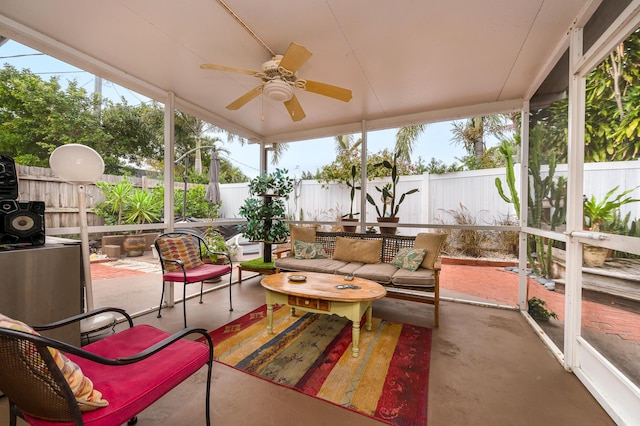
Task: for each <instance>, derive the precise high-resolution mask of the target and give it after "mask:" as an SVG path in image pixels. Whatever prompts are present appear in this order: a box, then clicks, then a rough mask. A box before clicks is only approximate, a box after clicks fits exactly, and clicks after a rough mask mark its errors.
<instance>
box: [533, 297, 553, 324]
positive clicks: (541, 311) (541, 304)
mask: <svg viewBox="0 0 640 426" xmlns="http://www.w3.org/2000/svg"><path fill="white" fill-rule="evenodd" d="M527 304H528V306H529V308H528V310H527V312H529V315H531V317H532V318H534V319H537V320H541V321H549V318H553V319H558V315H557V314H556V313H555V312H553V311H549V310H548V309H547V308H546V305H547V302H545V301H544V300H542V299H538V298H537V297H535V296H534V297H532V298H531V299H529V300H528V301H527Z"/></svg>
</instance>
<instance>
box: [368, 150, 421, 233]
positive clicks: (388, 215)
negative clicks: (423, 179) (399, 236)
mask: <svg viewBox="0 0 640 426" xmlns="http://www.w3.org/2000/svg"><path fill="white" fill-rule="evenodd" d="M398 154H399V153H398V151H396V152H395V153H394V154H393V163H391V162H389V161H388V160H384V161H383V162H381V163H378V164H376V165H375V166H374V167H384V168H386V169H388V170H389V171H390V174H391V182H389V183H386V184H384V185H383V186H382V187H379V186H376V187H375V188H376V191H378V192H379V193H380V194H381V196H380V200H381V201H382V210H381V209H380V208H378V205H377V204H376V202H375V200H374V199H373V197H372V196H371V195H370V194H367V201H368V202H369V204H371V205H372V206H374V207H375V208H376V213H377V214H378V217H377V220H378V222H392V223H398V221H399V219H400V218H399V217H398V216H397V215H398V210H399V209H400V205H401V204H402V202H403V201H404V198H405V197H406V196H407V195H409V194H413V193H415V192H418V188H414V189H411V190H409V191H407V192H405V193H403V194H402V195H401V196H400V198H398V201H397V203H396V195H397V193H396V186H397V185H398V181H399V180H400V176H398V164H397V162H398ZM380 233H381V234H395V233H396V228H395V227H383V226H380Z"/></svg>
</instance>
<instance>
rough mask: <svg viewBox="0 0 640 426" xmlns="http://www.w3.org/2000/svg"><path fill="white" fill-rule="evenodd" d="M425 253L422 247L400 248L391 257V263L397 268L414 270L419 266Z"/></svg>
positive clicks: (425, 250)
mask: <svg viewBox="0 0 640 426" xmlns="http://www.w3.org/2000/svg"><path fill="white" fill-rule="evenodd" d="M426 254H427V249H423V248H408V247H405V248H401V249H400V250H398V253H396V255H395V256H393V259H391V264H392V265H393V266H397V267H398V268H404V269H408V270H410V271H415V270H416V269H418V268H419V267H420V264H421V263H422V261H423V260H424V256H425V255H426Z"/></svg>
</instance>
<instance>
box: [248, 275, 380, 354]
mask: <svg viewBox="0 0 640 426" xmlns="http://www.w3.org/2000/svg"><path fill="white" fill-rule="evenodd" d="M260 283H261V284H262V286H263V287H264V288H265V290H266V292H267V331H268V332H269V333H273V305H275V304H283V305H288V306H290V307H291V314H292V315H295V311H296V309H301V310H303V311H305V312H314V313H318V314H328V315H331V314H336V315H338V316H341V317H345V318H347V319H349V320H350V321H351V323H352V327H351V340H352V345H351V354H352V355H353V356H354V357H357V356H358V352H359V347H358V346H359V343H360V320H361V319H362V316H363V315H364V314H365V312H366V314H367V317H366V324H365V327H366V330H368V331H370V330H371V316H372V307H371V306H372V302H373V301H374V300H377V299H381V298H383V297H384V296H385V295H386V294H387V291H386V290H385V289H384V287H383V286H381V285H380V284H378V283H376V282H375V281H371V280H366V279H363V278H353V279H352V280H345V277H344V276H342V275H333V274H322V273H318V272H281V273H278V274H273V275H269V276H267V277H264V278H263V279H262V281H261V282H260Z"/></svg>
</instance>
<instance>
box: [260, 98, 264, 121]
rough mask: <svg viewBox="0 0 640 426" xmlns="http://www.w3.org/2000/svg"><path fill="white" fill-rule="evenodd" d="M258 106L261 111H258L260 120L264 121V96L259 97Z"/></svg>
mask: <svg viewBox="0 0 640 426" xmlns="http://www.w3.org/2000/svg"><path fill="white" fill-rule="evenodd" d="M260 105H261V109H262V111H260V119H261V120H262V121H264V94H263V95H261V96H260Z"/></svg>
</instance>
